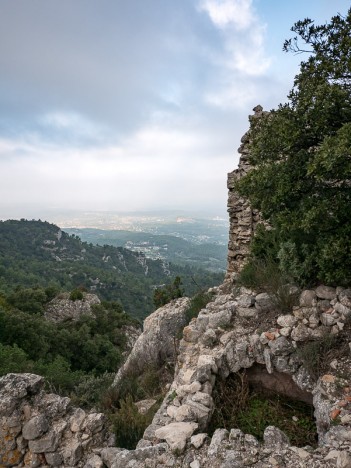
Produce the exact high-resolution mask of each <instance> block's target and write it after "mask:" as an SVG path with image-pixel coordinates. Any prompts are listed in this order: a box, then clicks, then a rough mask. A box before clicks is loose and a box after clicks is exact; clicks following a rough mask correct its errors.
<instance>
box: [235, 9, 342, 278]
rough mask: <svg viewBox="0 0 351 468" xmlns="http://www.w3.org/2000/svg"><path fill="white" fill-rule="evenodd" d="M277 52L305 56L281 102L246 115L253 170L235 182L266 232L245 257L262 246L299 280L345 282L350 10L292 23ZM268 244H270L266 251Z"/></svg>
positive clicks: (260, 250)
mask: <svg viewBox="0 0 351 468" xmlns="http://www.w3.org/2000/svg"><path fill="white" fill-rule="evenodd" d="M292 31H294V32H296V33H297V34H298V36H299V37H300V40H302V41H303V42H304V43H305V45H306V46H307V48H305V47H303V46H301V45H300V43H299V39H298V37H297V36H296V37H295V38H293V39H290V40H287V41H286V42H285V44H284V49H283V50H285V51H293V52H297V53H299V52H304V51H306V50H307V49H308V52H310V53H311V55H310V56H309V58H308V59H307V60H306V61H303V62H302V63H301V65H300V72H299V73H298V75H297V76H296V77H295V81H294V86H293V88H292V90H291V92H290V94H289V96H288V99H289V101H288V103H287V104H281V105H279V107H278V109H277V110H274V111H272V112H270V113H267V114H265V115H263V117H262V118H260V119H254V120H253V122H252V126H251V141H252V143H251V155H250V162H251V164H252V166H253V170H252V171H251V172H250V173H249V174H248V175H247V176H245V177H244V178H243V179H242V180H241V181H239V182H238V184H237V189H238V190H239V192H240V193H241V194H242V195H244V196H247V197H248V198H249V200H250V202H251V204H252V205H253V207H255V208H257V209H259V210H260V211H261V213H262V216H263V218H264V219H265V220H267V221H268V222H269V224H270V225H271V227H272V229H271V230H269V231H268V230H265V229H264V228H261V229H260V230H259V232H258V234H257V236H256V238H255V239H254V241H253V243H252V252H253V257H255V255H256V256H258V257H262V256H264V255H265V254H266V252H267V249H268V248H269V249H270V252H272V251H273V254H272V256H273V257H274V260H275V261H276V262H279V266H280V268H281V270H283V271H285V272H288V273H290V274H292V276H294V277H295V279H296V280H298V281H300V283H302V284H307V283H313V282H318V281H323V282H325V283H328V284H340V285H341V284H347V283H350V282H351V217H350V206H351V9H350V10H349V11H348V13H347V15H346V16H345V17H342V16H341V15H337V16H334V17H333V18H332V19H331V20H330V22H329V23H327V24H325V25H322V26H315V25H314V23H313V21H311V20H310V19H305V20H303V21H299V22H297V23H296V24H295V25H294V26H293V28H292ZM272 245H273V249H272Z"/></svg>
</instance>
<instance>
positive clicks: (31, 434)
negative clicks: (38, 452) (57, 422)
mask: <svg viewBox="0 0 351 468" xmlns="http://www.w3.org/2000/svg"><path fill="white" fill-rule="evenodd" d="M48 429H49V423H48V420H47V418H46V417H45V416H44V415H40V416H35V417H34V418H32V419H30V420H29V421H28V422H27V423H26V424H24V426H23V428H22V435H23V437H24V438H25V439H27V440H33V439H36V438H37V437H39V436H41V435H42V434H44V432H46V431H47V430H48Z"/></svg>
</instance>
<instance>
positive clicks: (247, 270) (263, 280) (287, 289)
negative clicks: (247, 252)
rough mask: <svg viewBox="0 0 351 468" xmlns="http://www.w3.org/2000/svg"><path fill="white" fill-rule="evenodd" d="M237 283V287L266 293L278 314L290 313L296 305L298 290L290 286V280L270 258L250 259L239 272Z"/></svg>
mask: <svg viewBox="0 0 351 468" xmlns="http://www.w3.org/2000/svg"><path fill="white" fill-rule="evenodd" d="M237 283H238V285H239V286H245V287H246V288H250V289H253V290H255V291H258V292H266V293H268V294H269V295H270V296H271V297H272V300H273V303H274V305H275V307H276V308H277V310H279V312H282V313H288V312H291V310H292V307H293V306H294V305H296V303H297V299H298V292H299V290H298V288H296V286H294V285H292V283H291V278H289V276H288V275H286V274H284V273H283V272H282V271H281V270H280V268H279V265H278V264H277V263H276V262H274V261H273V260H271V259H270V258H266V259H260V258H250V259H249V261H248V263H247V264H246V265H245V266H244V267H243V269H242V270H241V272H240V274H239V277H238V280H237Z"/></svg>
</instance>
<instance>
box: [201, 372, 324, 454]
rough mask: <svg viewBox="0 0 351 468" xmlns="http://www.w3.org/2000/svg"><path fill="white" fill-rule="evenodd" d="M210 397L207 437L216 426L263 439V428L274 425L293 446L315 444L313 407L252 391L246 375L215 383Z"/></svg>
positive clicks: (280, 396)
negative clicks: (233, 429) (210, 415)
mask: <svg viewBox="0 0 351 468" xmlns="http://www.w3.org/2000/svg"><path fill="white" fill-rule="evenodd" d="M213 398H214V402H215V411H214V414H213V417H212V420H211V423H210V428H209V432H210V434H212V433H213V432H214V431H215V429H217V428H219V427H221V428H222V427H223V428H226V429H228V430H230V429H232V428H239V429H241V430H242V431H243V432H244V433H245V434H252V435H253V436H255V437H257V438H258V439H259V440H262V439H263V433H264V430H265V429H266V427H267V426H275V427H278V428H279V429H281V430H282V431H283V432H285V434H286V435H287V436H288V437H289V439H290V442H291V444H292V445H295V446H300V447H301V446H302V447H303V446H306V445H312V446H313V445H315V444H316V442H317V433H316V426H315V422H314V418H313V406H312V405H308V404H306V403H304V402H301V401H297V400H292V399H289V398H286V397H284V396H282V395H279V394H274V393H272V394H267V393H264V392H260V393H259V392H257V391H256V390H254V391H252V390H250V388H249V384H248V381H247V378H246V376H245V373H241V374H231V375H230V376H229V377H228V378H227V379H226V380H222V381H218V382H217V383H216V386H215V388H214V391H213Z"/></svg>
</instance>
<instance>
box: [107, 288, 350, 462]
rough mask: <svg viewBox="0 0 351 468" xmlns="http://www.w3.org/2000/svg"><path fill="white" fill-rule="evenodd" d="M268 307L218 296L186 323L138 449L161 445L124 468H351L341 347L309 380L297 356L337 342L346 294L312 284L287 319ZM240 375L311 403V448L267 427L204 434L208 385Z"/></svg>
mask: <svg viewBox="0 0 351 468" xmlns="http://www.w3.org/2000/svg"><path fill="white" fill-rule="evenodd" d="M269 304H270V305H269ZM341 306H343V307H341ZM275 308H276V306H274V300H273V298H269V297H267V295H263V294H255V293H254V292H252V291H249V290H246V289H244V288H242V289H241V290H240V291H238V293H236V294H234V293H232V294H227V295H224V294H221V293H220V292H219V293H218V294H217V297H216V298H215V300H214V301H213V302H210V303H209V304H208V305H207V306H206V308H205V309H203V310H202V311H201V312H200V313H199V316H198V317H197V318H196V319H193V320H192V322H191V323H190V324H189V325H188V326H187V327H186V328H185V329H184V333H183V339H182V341H181V343H180V352H179V355H178V368H177V372H176V376H175V379H174V382H173V383H172V386H171V388H170V390H169V392H168V394H167V396H166V398H165V400H164V402H163V404H162V406H161V408H160V409H159V411H158V412H157V414H156V415H155V417H154V420H153V422H152V424H151V425H150V426H149V427H148V428H147V429H146V431H145V433H144V438H143V439H142V440H141V441H140V442H139V445H138V448H139V449H141V448H143V447H148V446H150V447H151V446H153V445H154V444H156V445H158V444H160V443H162V442H163V441H166V443H167V446H168V451H166V452H163V453H162V454H160V455H159V456H157V457H156V458H152V459H150V460H149V461H147V463H146V461H145V460H143V462H138V461H137V459H136V458H132V459H131V460H130V461H129V462H128V463H127V464H126V467H133V468H141V467H145V466H150V467H151V466H155V467H156V466H158V464H159V465H161V464H162V463H164V464H166V465H168V466H179V467H180V466H190V467H193V468H194V467H195V468H196V467H205V466H211V467H215V468H217V467H218V468H225V467H228V468H229V467H233V466H234V467H243V466H253V467H257V468H258V467H260V468H263V467H267V468H268V467H271V466H289V467H304V466H306V464H308V466H311V467H322V466H323V467H332V466H334V467H335V466H340V467H341V466H343V467H349V466H351V457H350V450H351V387H350V380H349V379H350V369H351V356H350V350H346V354H345V355H344V356H342V357H340V358H339V359H336V360H334V361H332V362H331V364H330V367H329V369H328V372H327V373H326V374H324V375H322V376H321V377H320V378H319V379H318V380H314V379H313V378H312V376H311V375H309V373H308V372H307V370H306V368H305V367H304V365H303V357H302V356H301V354H300V352H299V349H301V345H302V344H303V343H307V342H309V341H311V340H319V339H323V337H324V336H330V335H335V336H340V334H341V333H342V332H343V330H344V327H345V326H347V324H348V323H349V321H350V319H351V290H348V289H342V288H337V289H334V288H328V287H324V286H320V287H318V288H316V289H315V290H307V291H303V292H302V293H301V295H300V299H299V305H297V306H295V307H294V308H293V309H292V311H291V313H290V314H285V315H281V314H279V311H278V310H277V311H276V314H275V315H273V316H272V311H274V309H275ZM267 314H268V317H267ZM269 317H270V318H269ZM327 317H328V318H327ZM350 340H351V337H350ZM307 358H308V356H307ZM242 369H247V370H248V372H247V375H248V376H249V379H251V381H252V382H256V384H257V385H259V386H261V387H265V388H270V389H271V390H274V391H278V392H280V393H282V394H285V395H288V396H289V397H291V398H297V399H300V400H302V401H307V402H310V403H313V404H314V407H315V417H316V429H317V432H318V435H319V446H318V448H316V449H313V448H312V447H310V446H306V447H303V448H302V447H294V446H291V445H290V443H289V440H288V439H287V437H286V435H285V434H284V433H282V432H281V431H280V430H279V429H278V428H275V427H267V428H266V430H265V433H264V440H263V442H259V441H257V440H256V439H255V438H254V437H253V436H252V435H249V434H243V433H242V432H241V431H240V430H239V429H237V428H232V430H231V431H227V430H225V429H220V428H219V429H217V430H216V431H215V433H214V434H213V436H212V438H210V437H209V436H208V435H207V434H206V430H207V427H208V423H209V421H210V419H211V416H212V414H213V411H215V408H214V402H213V398H212V391H213V388H214V386H215V383H216V380H217V379H218V378H221V379H226V378H227V377H228V376H229V375H230V374H232V373H237V372H239V371H240V370H242ZM117 458H118V457H117ZM111 466H112V465H111ZM116 466H117V465H116ZM118 466H119V465H118Z"/></svg>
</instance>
